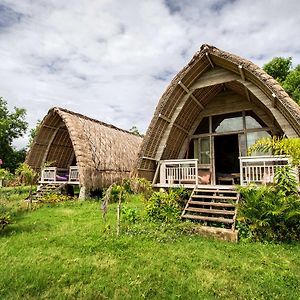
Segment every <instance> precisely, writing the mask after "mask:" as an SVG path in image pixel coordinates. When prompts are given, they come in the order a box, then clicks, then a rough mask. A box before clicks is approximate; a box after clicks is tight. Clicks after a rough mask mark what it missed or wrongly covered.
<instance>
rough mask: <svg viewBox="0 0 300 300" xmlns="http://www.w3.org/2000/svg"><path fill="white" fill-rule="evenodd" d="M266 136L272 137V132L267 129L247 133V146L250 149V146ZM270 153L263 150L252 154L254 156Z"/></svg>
mask: <svg viewBox="0 0 300 300" xmlns="http://www.w3.org/2000/svg"><path fill="white" fill-rule="evenodd" d="M264 137H270V133H268V132H267V131H258V132H248V133H247V148H248V150H249V148H250V147H251V146H253V145H254V144H255V143H256V141H258V140H259V139H261V138H264ZM268 154H270V153H263V152H254V153H252V154H251V155H252V156H258V155H268Z"/></svg>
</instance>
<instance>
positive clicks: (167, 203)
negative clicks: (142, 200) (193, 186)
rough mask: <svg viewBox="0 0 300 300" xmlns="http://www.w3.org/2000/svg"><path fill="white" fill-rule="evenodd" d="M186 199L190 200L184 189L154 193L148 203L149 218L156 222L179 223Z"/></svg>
mask: <svg viewBox="0 0 300 300" xmlns="http://www.w3.org/2000/svg"><path fill="white" fill-rule="evenodd" d="M186 199H188V192H186V191H185V189H183V188H179V189H170V190H169V192H154V193H153V194H152V196H151V197H150V198H149V200H148V201H147V202H146V206H145V211H146V215H147V218H148V219H149V220H150V221H154V222H165V223H170V222H174V221H177V220H178V219H179V217H180V214H181V212H182V207H183V205H184V204H185V202H186Z"/></svg>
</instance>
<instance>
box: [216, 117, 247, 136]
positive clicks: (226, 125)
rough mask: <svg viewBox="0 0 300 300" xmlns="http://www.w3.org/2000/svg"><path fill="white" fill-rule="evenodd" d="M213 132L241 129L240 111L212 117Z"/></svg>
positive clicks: (242, 126)
mask: <svg viewBox="0 0 300 300" xmlns="http://www.w3.org/2000/svg"><path fill="white" fill-rule="evenodd" d="M212 125H213V132H217V133H221V132H229V131H237V130H243V128H244V125H243V116H242V113H241V112H238V113H231V114H226V115H219V116H214V117H213V124H212Z"/></svg>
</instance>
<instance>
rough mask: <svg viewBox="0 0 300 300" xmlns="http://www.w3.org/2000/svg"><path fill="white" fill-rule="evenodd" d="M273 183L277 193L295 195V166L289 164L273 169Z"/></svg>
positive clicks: (296, 190) (296, 192)
mask: <svg viewBox="0 0 300 300" xmlns="http://www.w3.org/2000/svg"><path fill="white" fill-rule="evenodd" d="M274 179H275V183H276V189H277V191H278V193H280V195H282V196H289V195H297V194H298V189H297V185H298V182H297V179H296V171H295V168H292V167H291V166H289V165H287V166H282V167H280V168H277V169H276V171H275V176H274Z"/></svg>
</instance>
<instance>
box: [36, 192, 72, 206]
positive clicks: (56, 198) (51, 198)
mask: <svg viewBox="0 0 300 300" xmlns="http://www.w3.org/2000/svg"><path fill="white" fill-rule="evenodd" d="M72 200H74V199H73V198H72V197H70V196H67V195H62V194H47V195H45V196H43V198H41V199H40V202H41V203H48V204H55V203H60V202H66V201H72Z"/></svg>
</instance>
